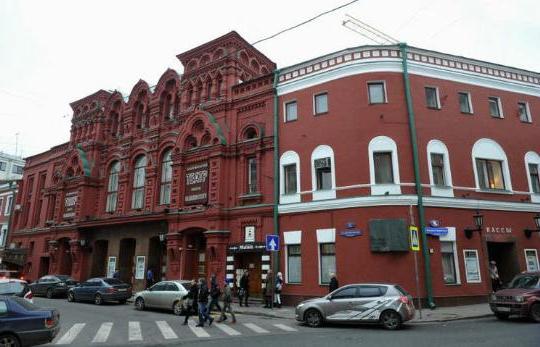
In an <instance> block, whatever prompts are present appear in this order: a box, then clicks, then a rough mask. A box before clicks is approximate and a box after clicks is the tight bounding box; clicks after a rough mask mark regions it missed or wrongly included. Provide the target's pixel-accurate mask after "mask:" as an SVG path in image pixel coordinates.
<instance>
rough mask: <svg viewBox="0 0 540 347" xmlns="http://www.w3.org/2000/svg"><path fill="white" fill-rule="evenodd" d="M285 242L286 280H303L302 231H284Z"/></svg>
mask: <svg viewBox="0 0 540 347" xmlns="http://www.w3.org/2000/svg"><path fill="white" fill-rule="evenodd" d="M283 241H284V243H285V258H286V263H285V281H286V282H287V283H301V282H302V246H301V245H302V231H286V232H284V233H283Z"/></svg>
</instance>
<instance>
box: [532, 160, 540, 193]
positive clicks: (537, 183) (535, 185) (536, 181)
mask: <svg viewBox="0 0 540 347" xmlns="http://www.w3.org/2000/svg"><path fill="white" fill-rule="evenodd" d="M529 177H530V179H531V190H532V192H533V193H535V194H540V178H539V177H538V164H529Z"/></svg>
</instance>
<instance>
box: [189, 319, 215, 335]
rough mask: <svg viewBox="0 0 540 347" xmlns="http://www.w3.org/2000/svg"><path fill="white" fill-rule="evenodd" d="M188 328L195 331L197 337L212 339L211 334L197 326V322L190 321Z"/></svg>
mask: <svg viewBox="0 0 540 347" xmlns="http://www.w3.org/2000/svg"><path fill="white" fill-rule="evenodd" d="M188 326H189V328H190V329H191V331H193V333H194V334H195V335H197V337H210V334H208V333H207V332H206V331H205V330H204V329H203V328H201V327H197V326H195V322H194V321H192V320H190V321H189V322H188Z"/></svg>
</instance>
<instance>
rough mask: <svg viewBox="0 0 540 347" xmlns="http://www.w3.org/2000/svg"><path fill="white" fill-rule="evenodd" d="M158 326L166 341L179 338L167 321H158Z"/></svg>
mask: <svg viewBox="0 0 540 347" xmlns="http://www.w3.org/2000/svg"><path fill="white" fill-rule="evenodd" d="M156 324H157V326H158V328H159V331H161V335H163V337H164V338H165V339H167V340H170V339H177V338H178V335H176V333H175V332H174V331H173V330H172V328H171V326H170V325H169V323H167V322H166V321H164V320H158V321H156Z"/></svg>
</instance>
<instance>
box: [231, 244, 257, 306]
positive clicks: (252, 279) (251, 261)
mask: <svg viewBox="0 0 540 347" xmlns="http://www.w3.org/2000/svg"><path fill="white" fill-rule="evenodd" d="M234 258H235V271H236V278H237V281H238V282H239V281H240V278H241V277H242V274H243V273H244V271H245V270H249V295H250V296H251V297H261V296H262V288H261V283H262V277H261V274H262V266H261V253H258V252H257V253H256V252H253V253H238V254H236V255H235V256H234Z"/></svg>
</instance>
